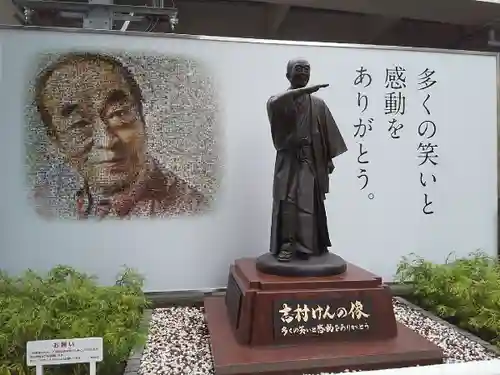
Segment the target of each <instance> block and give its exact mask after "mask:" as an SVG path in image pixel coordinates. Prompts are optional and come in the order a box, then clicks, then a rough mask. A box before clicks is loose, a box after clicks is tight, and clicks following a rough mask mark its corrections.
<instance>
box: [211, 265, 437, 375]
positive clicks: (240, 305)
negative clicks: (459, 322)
mask: <svg viewBox="0 0 500 375" xmlns="http://www.w3.org/2000/svg"><path fill="white" fill-rule="evenodd" d="M297 308H298V310H297ZM205 309H206V319H207V323H208V328H209V331H210V338H211V345H212V354H213V357H214V364H215V370H216V374H218V375H222V374H235V375H236V374H238V375H243V374H268V375H271V374H273V375H277V374H283V375H285V374H286V375H292V374H295V373H296V374H303V373H314V372H321V371H328V372H332V371H343V370H344V369H346V368H349V369H379V368H389V367H403V366H411V365H417V364H418V365H424V364H435V363H442V359H443V354H442V352H441V350H440V349H439V348H438V347H437V346H435V345H434V344H432V343H430V342H429V341H427V340H426V339H425V338H423V337H421V336H420V335H418V334H416V333H415V332H413V331H411V330H410V329H408V328H406V327H404V326H402V325H400V324H397V323H396V320H395V318H394V311H393V308H392V296H391V293H390V290H389V288H388V287H387V286H385V285H384V284H382V280H381V278H380V277H377V276H376V275H374V274H372V273H370V272H368V271H366V270H363V269H361V268H359V267H356V266H354V265H352V264H348V268H347V272H346V273H344V274H342V275H338V276H331V277H318V278H289V277H279V276H272V275H266V274H262V273H260V272H258V271H257V269H256V268H255V260H254V259H239V260H237V261H236V262H235V264H234V265H233V266H231V268H230V272H229V279H228V288H227V292H226V297H225V298H224V297H210V298H207V299H206V300H205ZM280 311H281V312H280ZM285 312H286V313H287V314H285Z"/></svg>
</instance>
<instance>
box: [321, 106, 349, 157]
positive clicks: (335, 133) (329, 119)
mask: <svg viewBox="0 0 500 375" xmlns="http://www.w3.org/2000/svg"><path fill="white" fill-rule="evenodd" d="M323 108H324V119H325V130H326V139H325V141H326V144H327V147H328V158H329V159H330V160H331V159H333V158H335V157H337V156H339V155H342V154H343V153H344V152H346V151H347V145H346V144H345V141H344V138H343V137H342V134H340V130H339V128H338V126H337V123H336V122H335V119H334V118H333V116H332V113H331V112H330V109H329V108H328V106H327V105H326V104H325V103H323Z"/></svg>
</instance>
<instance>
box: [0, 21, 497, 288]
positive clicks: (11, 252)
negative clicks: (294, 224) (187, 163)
mask: <svg viewBox="0 0 500 375" xmlns="http://www.w3.org/2000/svg"><path fill="white" fill-rule="evenodd" d="M0 47H1V57H2V61H1V64H0V66H1V69H2V71H1V72H0V73H1V81H0V83H1V85H0V95H1V98H0V99H1V100H0V112H1V113H2V120H1V122H0V128H1V130H2V134H3V137H2V138H1V140H0V142H1V147H0V156H1V158H2V160H4V163H2V164H1V166H0V170H1V172H0V174H1V175H2V176H3V177H2V184H1V185H0V195H1V196H2V199H1V200H0V228H1V229H0V230H1V236H0V254H1V257H0V267H1V268H2V269H5V270H7V271H10V272H20V271H22V270H24V269H26V268H28V267H31V268H34V269H37V270H47V269H49V268H50V267H52V266H54V265H55V264H70V265H73V266H75V267H77V268H78V269H81V270H84V271H89V272H91V273H95V274H97V275H98V276H99V277H100V278H101V280H102V282H105V283H107V282H110V281H111V280H112V278H113V276H114V274H115V272H117V271H118V267H119V266H120V265H122V264H127V265H129V266H133V267H136V268H137V269H139V270H140V271H141V272H142V273H144V274H145V275H146V277H147V288H146V289H147V290H148V291H164V290H188V289H206V288H213V287H221V286H224V285H225V282H226V277H227V272H228V266H229V264H230V263H231V262H232V261H233V260H234V259H235V258H238V257H243V256H257V255H260V254H262V253H264V252H266V251H268V246H269V232H270V215H271V203H272V198H271V191H272V175H273V164H274V157H275V151H274V148H273V145H272V141H271V136H270V130H269V124H268V120H267V114H266V109H265V103H266V101H267V99H268V97H269V96H270V95H272V94H276V93H278V92H280V91H282V90H284V89H286V87H287V81H286V79H285V67H286V63H287V61H288V60H289V59H291V58H294V57H299V56H302V57H306V58H307V59H308V60H309V61H310V63H311V66H312V73H311V75H312V77H311V83H330V87H329V88H327V89H324V90H322V91H320V92H319V93H318V95H319V96H320V97H321V98H323V99H324V100H325V101H326V103H327V104H328V105H329V107H330V109H331V111H332V113H333V115H334V117H335V119H336V121H337V123H338V126H339V128H340V130H341V132H342V134H343V136H344V138H345V140H346V142H347V145H348V148H349V150H348V152H347V153H345V154H344V155H342V156H340V157H339V158H338V159H336V160H335V164H336V169H335V171H334V173H333V177H332V179H331V192H330V194H329V196H328V198H327V203H326V204H327V211H328V217H329V228H330V231H331V237H332V242H333V248H332V250H333V251H335V252H337V253H339V254H340V255H341V256H343V257H344V258H345V259H346V260H348V261H350V262H353V263H356V264H358V265H359V266H362V267H365V268H367V269H369V270H371V271H373V272H375V273H378V274H380V275H381V276H382V277H384V278H385V279H386V281H390V280H391V279H392V277H393V274H394V272H395V270H396V265H397V263H398V261H399V260H400V258H401V257H402V256H403V255H406V254H408V253H410V252H416V253H417V254H419V255H421V256H423V257H425V258H428V259H430V260H432V261H436V262H441V261H443V260H444V259H445V257H446V256H447V254H448V253H449V252H451V251H455V252H456V253H457V254H459V255H464V254H466V253H468V252H470V251H473V250H475V249H482V250H484V251H486V252H488V253H490V254H496V249H497V245H496V223H497V57H496V56H495V55H487V54H483V55H481V54H472V53H470V54H466V53H457V52H455V53H453V52H442V51H432V52H430V51H418V50H416V49H415V50H403V49H395V48H394V49H390V48H386V49H383V48H368V47H363V46H351V47H349V46H342V45H330V46H327V45H319V44H318V45H312V44H310V45H306V44H303V45H300V44H295V45H294V44H266V43H249V42H243V41H241V40H240V41H237V40H233V41H230V40H226V41H222V40H215V39H214V40H208V39H206V40H201V39H185V38H168V37H153V36H147V35H142V36H137V35H136V36H134V35H125V34H118V33H116V34H109V33H108V34H99V33H92V34H89V33H77V32H56V31H36V30H19V29H17V30H12V29H11V30H9V29H3V30H0ZM74 50H78V51H106V52H108V53H113V52H123V51H126V52H127V53H142V54H154V55H165V56H178V55H180V56H184V57H188V58H192V59H195V60H197V61H200V62H202V63H203V64H204V65H205V66H207V67H208V68H209V71H210V72H211V74H212V75H213V77H212V78H213V80H214V82H215V83H216V91H217V96H218V98H219V103H220V116H219V124H218V125H219V129H220V130H222V131H221V132H220V133H219V134H220V135H219V136H220V144H221V146H222V148H221V155H220V163H221V165H222V167H221V177H222V179H221V186H220V188H219V189H218V192H217V195H216V205H215V209H214V210H213V211H212V212H211V213H209V214H206V215H203V216H200V217H196V218H193V217H190V218H185V217H184V218H183V217H181V218H177V219H169V220H168V219H165V220H159V219H158V220H152V219H151V220H148V219H137V220H135V219H132V220H125V221H115V220H107V221H101V222H91V221H89V222H81V221H73V220H70V221H44V220H43V219H41V218H39V217H38V216H37V215H36V213H35V212H34V210H33V208H32V207H31V206H30V204H29V203H28V200H27V198H26V196H27V192H26V188H25V186H26V168H25V166H24V163H25V149H24V147H23V140H24V133H23V132H24V122H25V118H24V112H25V110H24V106H25V103H26V97H27V95H28V90H27V82H29V80H31V79H32V78H33V74H34V71H33V66H34V62H33V61H34V59H36V58H37V56H38V55H39V54H40V53H45V52H54V51H60V52H70V51H74ZM361 66H363V67H364V68H366V69H367V73H370V74H371V77H372V83H371V85H370V86H369V87H367V88H364V89H362V90H359V86H358V87H356V86H354V84H353V82H354V79H355V78H356V70H357V69H359V68H360V67H361ZM395 66H400V67H403V68H404V69H405V75H406V88H403V89H402V90H401V92H402V93H403V94H404V95H405V96H406V110H405V114H404V115H401V116H398V117H397V118H398V119H399V120H400V121H401V123H403V125H404V127H403V128H402V129H401V131H400V132H399V135H400V138H399V139H392V138H391V135H390V132H389V130H388V129H389V127H390V124H389V122H388V121H389V120H390V119H391V117H390V116H388V115H386V114H385V113H384V110H385V106H386V103H385V95H386V93H388V92H390V91H391V90H390V89H388V88H386V87H385V78H386V69H394V67H395ZM426 68H427V69H430V70H434V71H435V74H434V75H433V77H432V78H434V79H435V80H436V81H437V83H436V84H435V85H434V86H432V87H430V88H429V89H428V90H427V91H425V92H424V90H418V75H419V74H420V73H421V72H423V71H424V70H425V69H426ZM152 79H153V78H152ZM358 91H359V92H362V93H364V94H366V95H367V96H368V98H369V106H368V109H367V110H366V111H365V112H364V113H363V115H361V116H360V108H358V102H357V95H358ZM427 92H428V93H430V94H431V98H430V99H429V100H428V102H427V107H428V108H429V110H430V111H431V115H430V116H427V114H426V112H425V109H424V108H423V106H422V102H423V100H424V99H425V98H426V95H427ZM360 117H362V118H364V119H365V120H367V119H368V118H373V120H374V121H373V123H372V131H371V132H369V133H368V134H367V135H366V137H365V138H364V141H363V142H364V146H363V147H364V148H365V149H366V150H368V154H367V155H366V160H369V161H370V162H369V164H366V167H365V166H361V167H362V168H365V169H366V170H367V174H368V176H369V183H368V186H367V187H366V188H365V189H364V190H362V191H361V190H360V187H361V185H362V184H361V182H362V181H361V180H359V179H358V178H357V176H358V174H359V169H360V165H359V164H358V160H357V159H358V156H359V145H358V141H359V140H358V139H356V138H355V137H354V133H355V128H354V124H355V123H356V122H357V121H359V118H360ZM426 119H430V120H432V121H434V123H435V124H436V127H437V132H436V135H435V136H434V137H433V138H432V139H431V140H429V141H426V142H424V143H427V142H432V143H433V144H436V145H438V147H437V148H436V149H435V150H436V153H437V154H438V155H439V157H438V159H436V160H437V162H438V164H437V165H435V166H432V165H430V164H429V163H426V164H425V165H424V166H421V167H419V163H420V161H421V159H419V158H418V155H419V152H418V150H417V147H418V145H419V142H420V141H421V137H420V136H419V134H418V126H419V124H420V123H421V122H422V121H424V120H426ZM168 151H169V150H165V152H168ZM422 168H423V169H422ZM421 171H423V172H424V173H425V176H424V177H425V178H426V179H427V188H423V187H422V186H421V183H420V172H421ZM432 174H434V176H435V179H436V182H435V183H433V180H432ZM370 193H371V194H373V199H369V198H368V195H369V194H370ZM424 193H428V196H429V199H430V200H432V201H433V206H432V209H433V210H434V212H435V213H434V214H433V215H425V214H424V213H423V212H422V208H423V205H424Z"/></svg>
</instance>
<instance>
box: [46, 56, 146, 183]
mask: <svg viewBox="0 0 500 375" xmlns="http://www.w3.org/2000/svg"><path fill="white" fill-rule="evenodd" d="M41 96H42V97H41V99H42V103H43V104H44V107H45V110H46V112H47V113H48V115H49V117H50V119H51V121H50V124H49V126H51V127H52V129H51V130H52V134H53V137H52V138H53V141H54V142H55V144H56V145H57V147H58V148H59V150H60V152H61V153H62V154H63V155H64V156H65V158H66V159H67V160H68V162H69V163H70V164H71V166H72V167H74V168H75V169H76V170H77V171H78V172H79V173H80V174H81V175H82V177H83V178H85V179H86V181H88V183H89V185H90V187H91V188H94V189H97V190H100V191H103V192H113V191H117V190H120V189H123V188H124V187H126V186H128V185H129V184H130V183H131V182H133V181H134V180H135V179H136V178H137V175H138V174H139V172H140V171H141V169H142V168H143V166H144V162H145V133H144V122H143V119H142V114H141V113H140V106H139V105H138V101H139V100H140V99H139V98H135V97H134V95H133V94H132V89H131V85H130V83H129V82H127V80H126V78H125V77H124V75H123V73H122V70H121V67H119V66H116V65H114V64H112V63H111V62H108V61H103V60H96V59H90V58H89V59H85V58H75V59H74V60H70V61H68V62H66V63H64V64H61V65H59V66H58V67H57V68H56V69H55V70H54V71H53V72H52V74H51V76H50V77H49V79H48V80H47V81H46V83H45V85H44V87H43V88H42V91H41Z"/></svg>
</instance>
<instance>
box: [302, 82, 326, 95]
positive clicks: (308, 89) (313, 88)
mask: <svg viewBox="0 0 500 375" xmlns="http://www.w3.org/2000/svg"><path fill="white" fill-rule="evenodd" d="M328 86H330V84H328V83H324V84H322V85H314V86H309V87H304V91H305V93H306V94H312V93H314V92H316V91H318V90H319V89H322V88H325V87H328Z"/></svg>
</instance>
